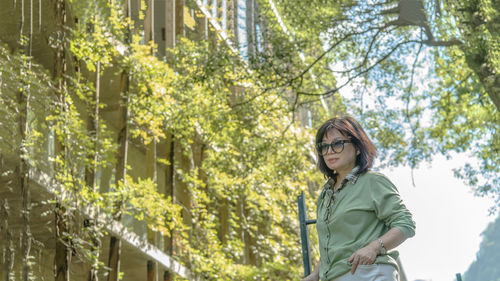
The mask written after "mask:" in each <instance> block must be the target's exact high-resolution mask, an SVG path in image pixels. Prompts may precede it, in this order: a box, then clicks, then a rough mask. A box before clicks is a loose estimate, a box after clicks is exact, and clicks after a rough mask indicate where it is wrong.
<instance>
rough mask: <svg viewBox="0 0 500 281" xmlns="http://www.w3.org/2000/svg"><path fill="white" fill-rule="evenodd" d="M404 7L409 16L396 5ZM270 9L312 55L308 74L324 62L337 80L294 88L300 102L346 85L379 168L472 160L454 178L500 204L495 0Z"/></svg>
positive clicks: (282, 5) (350, 108)
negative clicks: (320, 87) (458, 155)
mask: <svg viewBox="0 0 500 281" xmlns="http://www.w3.org/2000/svg"><path fill="white" fill-rule="evenodd" d="M410 2H412V3H413V4H412V5H415V7H414V9H413V12H412V13H411V14H410V16H414V18H408V17H407V16H405V14H404V13H405V11H404V7H402V4H403V3H410ZM277 3H278V9H279V11H280V13H281V14H282V16H283V19H284V22H285V24H286V26H287V27H288V28H289V29H290V32H291V34H293V37H294V39H295V43H296V45H297V46H298V48H300V49H302V50H304V52H305V53H306V54H307V55H309V56H310V57H311V58H310V59H309V60H308V61H309V66H308V67H307V68H306V70H309V69H310V70H311V71H314V68H315V67H316V68H317V67H318V66H317V65H318V64H319V62H321V63H322V66H323V67H327V68H329V69H330V70H331V71H332V72H333V73H334V74H335V76H336V78H337V81H338V82H337V83H336V84H335V86H334V87H332V88H331V89H329V90H326V91H323V92H322V93H319V94H318V93H311V92H306V91H303V90H301V87H302V86H301V85H298V89H297V91H296V93H297V98H298V99H302V100H303V99H304V98H303V97H304V96H315V97H316V100H318V99H319V97H323V98H324V97H328V96H331V95H336V94H338V91H339V90H341V89H345V88H346V87H348V88H349V90H351V91H352V93H353V94H352V96H351V97H350V98H347V99H344V103H345V104H346V105H347V108H348V110H347V112H349V113H350V114H353V115H355V116H357V117H358V118H359V119H361V121H362V123H364V124H365V125H366V126H367V127H368V131H369V133H370V134H371V135H372V136H373V137H374V138H375V139H376V142H377V145H378V147H379V148H380V153H379V155H381V156H382V157H381V158H382V160H383V163H385V164H388V165H400V164H407V165H409V166H410V167H411V168H414V167H416V166H417V165H418V164H419V163H421V162H422V161H428V160H430V159H431V158H432V155H433V154H434V153H442V154H444V155H447V156H450V155H451V154H450V153H451V152H469V153H471V154H472V155H473V156H474V157H476V158H477V159H479V161H480V164H479V166H474V165H472V164H465V165H464V167H463V168H462V169H459V170H457V171H456V175H457V176H458V177H461V178H463V179H464V181H466V182H467V183H469V184H470V185H471V186H474V187H475V188H476V191H477V194H478V195H481V196H484V195H488V194H493V195H495V196H497V198H500V197H499V195H500V182H499V178H498V173H499V172H500V170H499V169H500V168H499V167H500V166H499V165H498V163H500V158H499V157H500V156H499V152H500V144H499V141H498V140H499V139H500V133H499V130H500V113H499V109H500V107H499V106H498V95H499V93H500V90H499V89H500V88H498V87H497V86H495V85H496V83H497V81H498V74H497V73H498V70H499V68H498V46H497V45H498V44H497V43H496V41H497V40H496V38H498V34H497V32H498V31H497V30H498V28H496V27H497V25H498V4H495V1H443V3H442V4H441V3H439V2H434V1H426V5H425V6H424V4H423V3H422V2H421V1H390V2H387V1H323V0H318V1H312V2H308V3H307V4H306V3H303V4H301V3H295V2H293V1H292V2H290V1H286V0H279V1H277ZM421 3H422V4H421ZM417 11H420V12H417ZM311 15H314V16H311ZM415 15H418V17H415ZM311 34H313V35H315V36H311ZM318 41H320V42H321V44H317V43H315V42H318ZM306 60H307V59H306ZM294 71H295V72H296V73H297V75H303V74H304V73H306V72H305V71H300V70H294ZM320 77H321V76H320ZM294 79H295V78H294ZM304 102H306V101H304ZM370 104H374V105H375V106H372V107H370ZM380 109H382V110H380Z"/></svg>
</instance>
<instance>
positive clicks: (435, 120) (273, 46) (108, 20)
mask: <svg viewBox="0 0 500 281" xmlns="http://www.w3.org/2000/svg"><path fill="white" fill-rule="evenodd" d="M70 2H71V8H70V9H71V12H70V13H68V14H70V15H72V16H74V17H75V18H77V19H78V21H76V22H75V23H74V24H72V25H71V26H69V25H68V26H66V27H64V29H63V30H59V31H58V32H65V34H66V35H67V36H66V37H64V38H65V40H66V41H65V42H64V43H65V46H67V49H65V50H64V51H65V52H66V55H67V57H68V58H69V57H71V58H72V59H73V60H74V61H73V62H68V64H69V63H72V64H73V65H72V66H74V69H75V70H74V71H68V72H67V73H65V74H66V75H65V76H64V77H63V81H62V83H61V84H58V83H59V82H60V81H54V80H53V79H50V78H48V77H49V75H48V74H47V71H46V70H45V69H44V67H43V66H41V65H38V64H37V63H36V61H35V60H34V59H33V58H31V57H29V56H26V54H24V53H23V52H22V51H15V52H11V51H9V50H8V48H7V47H2V48H0V90H1V95H0V98H1V100H0V101H1V102H0V112H1V113H2V114H0V123H1V124H2V132H7V133H2V135H1V136H0V148H1V149H2V152H3V151H24V152H23V153H24V154H23V153H21V154H20V155H24V156H23V157H28V156H29V159H30V164H31V165H32V166H33V167H35V168H37V169H40V170H44V171H47V172H48V173H50V174H51V175H52V176H53V178H54V179H55V180H56V181H57V182H58V183H59V185H60V186H61V190H60V192H61V194H62V195H64V198H66V199H67V200H65V201H63V202H62V204H63V206H64V207H63V208H65V209H66V210H67V211H68V212H69V213H72V214H73V213H78V212H77V210H84V209H90V210H92V211H90V212H89V214H85V216H87V217H89V218H90V219H89V223H88V225H87V227H86V228H85V229H76V230H75V229H73V230H72V233H68V234H67V237H66V238H67V239H69V240H70V242H71V243H69V244H71V246H72V247H74V248H75V249H76V251H77V252H78V254H79V256H80V257H81V258H82V259H87V260H88V261H89V263H92V264H94V265H95V264H96V263H97V262H98V260H99V256H98V254H96V250H98V249H96V248H97V247H98V246H99V245H100V243H99V241H98V240H100V239H102V238H103V237H104V236H103V235H104V234H105V225H106V223H107V222H108V220H112V219H116V218H117V217H120V215H127V216H130V217H133V218H135V219H136V220H142V221H144V222H145V224H147V226H148V228H149V229H150V230H152V231H156V232H159V233H161V234H162V236H166V237H171V238H172V239H174V241H175V246H176V247H177V248H176V249H175V251H174V253H173V255H174V258H176V259H178V260H179V261H181V262H182V263H183V264H185V265H186V266H188V267H189V268H190V270H191V271H192V272H194V273H195V274H196V275H198V276H200V277H202V278H203V279H207V280H273V279H277V278H279V279H283V280H295V279H298V278H299V276H300V275H301V253H300V245H299V236H298V222H297V213H296V207H295V206H296V197H297V195H299V194H300V192H301V191H306V192H308V196H307V198H308V203H307V205H308V206H309V213H310V214H313V213H314V210H313V208H314V206H315V204H314V197H315V196H316V195H317V194H316V191H317V190H318V189H319V187H320V186H321V184H322V181H323V179H322V178H321V175H320V174H319V173H318V172H317V171H316V169H315V165H314V164H315V156H314V153H315V152H314V151H313V145H312V141H313V134H314V131H313V130H312V129H311V128H310V127H312V128H315V127H317V126H318V125H319V123H320V122H322V121H324V120H325V119H326V118H327V117H330V116H331V115H336V114H341V113H344V112H346V111H347V112H348V113H350V114H352V115H354V116H356V117H358V118H359V119H360V120H361V121H362V123H363V125H364V126H365V127H366V128H367V131H368V132H369V134H370V135H371V136H372V137H373V138H374V139H375V141H376V144H377V146H378V148H379V155H380V161H381V165H404V164H406V165H409V166H410V167H412V168H415V167H417V166H418V165H419V163H421V162H422V161H427V160H430V159H431V158H432V156H433V155H434V154H435V153H443V154H446V155H448V154H449V153H450V152H452V151H459V152H463V151H466V152H472V153H473V154H474V155H475V157H477V158H479V159H480V160H481V161H482V162H481V164H480V166H479V167H473V166H470V165H468V166H467V165H466V166H465V167H464V169H463V170H460V171H457V175H459V176H461V177H464V178H465V179H466V180H468V182H469V183H470V184H472V185H475V186H478V189H477V190H478V193H479V194H488V193H493V194H500V192H498V188H499V187H498V186H499V183H498V176H497V175H498V172H500V171H499V170H498V169H499V166H498V163H499V159H498V155H499V153H498V152H499V150H500V143H499V140H500V137H499V135H498V134H499V127H498V126H500V116H499V113H498V108H497V107H495V104H494V103H492V102H491V97H492V96H491V89H492V88H491V87H490V86H489V85H490V84H487V83H486V82H487V79H486V80H485V78H484V77H483V76H482V74H481V73H479V72H478V68H477V66H475V65H473V63H475V62H477V60H476V59H474V58H475V57H477V56H479V55H481V59H482V60H483V63H482V64H484V63H486V64H487V65H488V67H490V65H491V69H498V56H497V55H498V54H497V49H496V45H495V44H496V43H495V42H494V41H492V40H490V38H492V36H494V35H495V33H494V32H496V30H498V29H494V28H491V27H490V25H489V24H485V25H480V26H482V27H481V28H483V29H482V31H483V33H481V34H482V35H478V32H477V30H476V29H469V27H468V25H467V19H465V20H463V19H462V18H459V20H458V21H455V20H454V17H453V11H454V9H464V8H463V7H462V8H457V7H456V6H455V4H456V3H453V2H446V3H445V4H444V6H443V7H444V8H446V9H444V10H443V11H442V16H439V17H438V16H437V12H438V11H437V8H436V7H434V6H432V5H430V4H428V6H427V9H428V11H430V12H432V11H435V13H429V16H430V17H429V18H430V19H431V30H432V32H433V33H434V35H435V36H436V38H439V39H442V40H453V39H454V38H456V37H460V36H462V37H460V39H461V40H464V41H465V42H468V43H467V44H468V45H467V44H464V46H465V45H466V46H467V47H466V48H465V47H463V46H462V45H461V46H453V47H446V48H445V49H443V48H437V47H436V48H433V49H430V48H428V47H426V46H427V45H426V44H427V43H428V42H427V43H426V38H425V37H426V35H425V34H424V32H425V31H424V30H420V32H419V30H418V29H417V28H415V27H412V26H405V25H401V24H396V23H391V21H392V20H393V19H392V18H390V16H389V15H387V14H384V10H385V9H387V8H388V6H387V3H386V2H385V1H384V2H382V1H361V2H360V1H325V0H314V1H309V2H307V1H298V2H297V1H293V2H291V1H286V0H278V1H276V4H277V10H278V11H279V13H280V14H281V15H282V19H283V21H284V24H285V25H286V26H287V27H288V28H289V32H288V34H287V33H285V32H284V31H283V30H282V27H281V23H280V22H279V20H278V19H277V17H276V15H275V14H274V12H273V9H272V7H271V4H270V2H269V1H264V0H259V1H258V3H259V6H260V11H261V17H260V18H259V19H258V21H259V23H260V24H261V26H262V29H261V30H262V36H263V37H264V38H265V39H266V44H267V45H268V47H266V48H264V49H263V50H260V52H257V53H255V54H252V55H250V56H249V58H248V61H246V60H245V59H242V58H241V56H240V54H238V53H235V52H234V50H233V49H232V48H231V47H230V46H228V44H227V43H226V42H224V41H223V40H221V39H217V38H216V36H215V35H214V34H211V35H210V36H209V38H208V39H207V40H198V41H192V40H189V39H187V38H180V39H177V42H176V46H175V48H173V49H170V50H169V51H168V54H167V55H166V56H165V57H164V58H161V57H158V56H157V55H155V54H156V53H157V50H156V48H157V46H155V45H154V44H153V43H148V42H146V43H144V42H143V40H144V39H143V38H144V37H143V34H142V32H143V31H142V30H141V29H142V28H143V26H142V24H143V23H142V22H138V23H134V22H133V21H132V20H131V19H130V18H127V17H126V14H127V13H126V11H125V9H124V8H123V5H122V4H121V1H105V0H99V1H83V0H82V1H70ZM466 2H467V3H464V4H463V5H465V7H466V9H472V10H473V8H474V9H476V8H478V7H479V10H480V13H479V14H480V15H481V17H482V18H483V21H484V19H485V20H486V22H488V23H489V22H490V21H491V22H492V23H491V24H492V25H495V24H496V23H495V22H494V19H495V18H498V17H494V16H495V15H496V12H497V11H496V10H495V9H494V8H493V7H494V5H493V4H492V3H493V2H488V1H482V2H481V3H483V2H484V3H483V4H480V5H479V4H478V5H475V6H474V5H472V4H474V3H476V2H474V1H472V0H471V1H466ZM468 4H471V5H472V6H467V5H468ZM141 7H142V9H143V10H141V11H139V14H141V15H144V14H146V13H145V10H144V7H145V5H141ZM472 10H471V11H472ZM464 15H465V16H464ZM464 15H462V16H464V17H465V18H467V15H469V16H471V15H470V13H469V14H467V13H465V12H464ZM472 15H474V12H472ZM462 16H461V17H462ZM139 18H140V19H141V17H139ZM143 18H144V16H142V19H143ZM456 22H458V23H459V24H460V26H459V29H458V30H459V31H461V32H458V31H457V27H456V26H455V25H454V24H456ZM311 34H312V35H311ZM427 39H428V38H427ZM24 40H26V39H24ZM21 41H22V40H21ZM450 42H451V41H450ZM24 44H25V43H24ZM474 44H478V45H474ZM23 46H25V45H23V44H21V45H16V46H15V47H16V48H19V49H22V48H24V47H23ZM13 49H15V48H13ZM477 52H479V54H478V53H477ZM68 61H69V60H68ZM482 64H481V65H482ZM431 65H433V66H435V68H433V69H431V70H430V71H426V69H428V68H429V66H431ZM45 68H47V67H45ZM479 68H480V66H479ZM495 71H496V70H495ZM116 73H125V74H126V75H127V77H129V78H130V87H129V88H128V90H125V92H123V93H120V94H121V95H123V97H124V98H126V100H127V101H128V102H127V103H126V104H124V103H119V104H118V105H119V106H121V107H126V109H127V111H128V112H129V115H128V120H126V121H127V122H126V124H127V126H128V129H129V132H130V136H129V139H128V141H129V142H130V143H131V145H133V146H134V147H138V148H139V149H140V150H146V149H149V147H150V146H151V145H158V146H159V145H164V144H165V143H167V142H169V141H171V142H175V143H177V142H178V143H179V144H180V145H179V146H178V147H177V146H176V149H179V151H177V152H176V153H182V154H183V156H184V157H186V158H187V159H189V162H190V163H188V165H189V168H185V167H183V166H182V165H181V164H180V163H179V159H173V161H171V160H172V159H158V163H155V164H157V166H158V167H162V168H165V167H172V168H173V170H174V173H175V177H176V180H178V181H179V182H180V183H181V186H183V188H184V187H185V189H186V190H185V191H186V193H187V194H188V195H189V205H182V204H181V203H180V202H178V201H174V199H173V197H172V196H169V195H165V194H162V193H161V192H159V191H158V182H157V180H158V179H157V178H156V177H154V176H151V175H148V176H146V175H140V176H138V175H137V172H135V171H134V168H140V167H139V165H140V164H139V163H128V167H127V172H128V174H126V175H125V176H124V178H123V179H118V178H114V177H113V176H112V177H111V179H109V181H108V182H104V181H103V182H99V181H98V182H93V183H92V182H89V180H88V178H86V177H85V175H86V172H87V173H88V172H92V173H94V174H96V173H101V172H106V171H108V172H109V171H113V169H114V168H115V165H116V162H117V161H118V159H117V150H118V145H119V144H118V143H117V141H116V132H115V131H114V130H115V129H114V128H113V127H112V126H111V125H110V123H111V121H110V119H112V118H109V117H108V119H106V118H100V117H103V116H104V115H105V113H102V112H101V111H105V110H107V106H108V104H107V103H106V102H105V101H103V100H99V99H98V89H99V88H98V87H97V81H100V82H101V83H113V82H112V81H113V79H116V76H117V75H116ZM495 73H497V72H495ZM110 76H112V77H114V78H113V79H109V81H108V80H105V79H103V77H110ZM54 85H62V87H59V86H58V87H56V86H54ZM341 89H343V90H351V91H352V96H350V97H349V96H348V97H345V98H344V99H341V98H340V97H339V95H338V93H339V91H340V90H341ZM20 91H21V92H24V93H29V100H30V101H33V102H30V103H29V105H30V107H29V110H28V111H29V112H30V118H31V119H30V120H32V121H31V123H30V124H31V126H30V128H32V130H31V131H30V134H29V135H28V136H26V137H25V138H24V139H23V138H22V137H21V136H20V135H19V133H18V132H17V130H18V128H17V126H18V124H17V123H16V122H17V121H16V120H18V119H19V117H20V115H19V114H20V113H19V112H21V110H20V106H21V105H19V104H18V99H17V98H18V94H19V92H20ZM96 110H97V111H98V112H99V113H98V114H97V115H95V112H96ZM304 112H305V113H309V114H310V115H309V116H308V118H305V119H307V123H309V122H310V126H303V125H304V123H301V122H297V120H298V119H301V117H300V116H301V114H302V115H303V114H304ZM94 121H95V122H94ZM92 122H93V126H94V127H92V126H89V123H92ZM51 137H53V138H55V140H56V141H55V142H53V143H50V141H46V140H45V139H50V138H51ZM46 147H58V149H54V148H52V150H53V151H47V149H46ZM200 147H201V149H202V151H203V157H202V158H201V160H200V159H195V154H196V153H195V148H196V149H198V148H200ZM26 151H29V153H25V152H26ZM155 157H156V155H155ZM45 159H49V160H50V161H43V160H45ZM197 161H199V163H198V162H197ZM113 172H114V171H113ZM113 172H109V173H113ZM47 204H48V205H50V206H52V207H53V208H56V207H55V206H54V205H53V201H48V202H47ZM57 208H59V207H57ZM224 208H225V210H226V211H227V213H228V214H227V224H228V225H227V231H226V230H222V228H223V225H224V224H225V223H226V222H225V221H223V220H224V219H223V218H222V213H223V212H224V210H223V209H224ZM183 212H188V213H189V216H188V217H182V216H183V215H181V214H182V213H183ZM72 219H73V220H78V219H79V218H78V216H75V217H73V218H72ZM186 220H187V221H186ZM312 239H313V240H315V239H317V238H316V237H314V235H313V237H312ZM97 253H98V251H97ZM317 256H318V255H317V253H314V255H313V258H314V259H317ZM98 266H99V267H100V268H102V266H101V265H98Z"/></svg>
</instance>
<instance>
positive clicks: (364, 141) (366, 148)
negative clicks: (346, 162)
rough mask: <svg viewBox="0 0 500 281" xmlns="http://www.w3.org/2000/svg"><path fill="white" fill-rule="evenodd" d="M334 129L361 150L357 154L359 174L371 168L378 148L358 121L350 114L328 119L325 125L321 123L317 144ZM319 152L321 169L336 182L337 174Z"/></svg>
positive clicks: (319, 166) (317, 134)
mask: <svg viewBox="0 0 500 281" xmlns="http://www.w3.org/2000/svg"><path fill="white" fill-rule="evenodd" d="M333 129H337V130H339V132H340V133H341V134H343V135H345V136H346V137H349V138H350V139H351V140H352V144H353V145H354V147H355V148H356V149H357V150H359V152H360V153H359V155H357V156H356V165H357V166H359V170H358V174H362V173H364V172H366V171H367V170H368V169H369V168H371V167H372V165H373V160H374V158H375V154H376V152H377V149H376V148H375V145H373V143H372V141H371V140H370V138H368V136H367V135H366V133H365V131H364V130H363V128H362V127H361V125H360V124H359V123H358V121H356V120H355V119H354V118H352V117H350V116H343V117H336V118H332V119H330V120H327V121H326V122H325V123H323V125H321V127H319V129H318V132H317V133H316V145H317V144H320V143H322V142H323V137H324V136H325V134H326V133H327V132H328V131H330V130H333ZM316 152H317V151H316ZM317 154H318V168H319V170H320V171H321V172H322V173H323V174H324V175H325V176H326V177H327V178H331V179H333V180H334V181H335V182H336V181H337V174H336V173H334V171H332V170H331V169H330V168H328V166H326V163H325V159H324V158H323V155H322V154H321V153H319V152H317Z"/></svg>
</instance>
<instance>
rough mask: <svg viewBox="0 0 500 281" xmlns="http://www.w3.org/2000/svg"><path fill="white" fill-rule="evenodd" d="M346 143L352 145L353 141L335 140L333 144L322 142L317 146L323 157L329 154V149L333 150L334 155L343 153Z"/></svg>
mask: <svg viewBox="0 0 500 281" xmlns="http://www.w3.org/2000/svg"><path fill="white" fill-rule="evenodd" d="M345 143H352V140H335V141H332V142H331V143H323V142H322V143H318V144H316V149H317V150H318V153H321V155H325V154H327V153H328V148H329V147H330V148H332V151H333V153H341V152H342V151H344V144H345Z"/></svg>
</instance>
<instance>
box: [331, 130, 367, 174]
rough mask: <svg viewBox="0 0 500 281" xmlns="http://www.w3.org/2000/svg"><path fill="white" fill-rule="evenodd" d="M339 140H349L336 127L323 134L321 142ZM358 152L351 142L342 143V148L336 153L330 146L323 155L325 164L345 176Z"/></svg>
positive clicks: (353, 164) (354, 162)
mask: <svg viewBox="0 0 500 281" xmlns="http://www.w3.org/2000/svg"><path fill="white" fill-rule="evenodd" d="M341 140H349V138H348V137H346V136H344V135H343V134H342V133H340V131H339V130H337V129H331V130H329V131H327V132H326V134H325V135H324V136H323V143H332V142H336V141H341ZM357 154H359V153H358V152H357V150H356V148H355V147H354V144H352V143H344V150H342V152H340V153H336V152H334V151H333V150H332V148H331V147H329V148H328V151H327V152H326V154H324V155H323V159H324V160H325V163H326V166H327V167H328V168H330V169H331V170H334V171H336V172H337V173H339V174H340V175H341V176H344V177H345V176H346V175H347V174H348V173H349V172H350V171H351V170H352V169H353V168H354V167H355V166H356V155H357Z"/></svg>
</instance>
